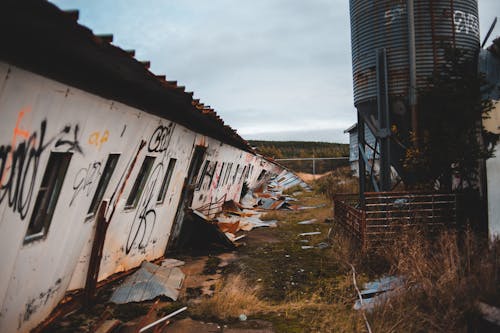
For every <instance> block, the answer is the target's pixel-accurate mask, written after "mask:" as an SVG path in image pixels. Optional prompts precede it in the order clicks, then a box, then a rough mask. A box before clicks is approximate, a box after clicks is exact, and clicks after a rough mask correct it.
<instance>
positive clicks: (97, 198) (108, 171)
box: [87, 154, 120, 218]
mask: <svg viewBox="0 0 500 333" xmlns="http://www.w3.org/2000/svg"><path fill="white" fill-rule="evenodd" d="M119 158H120V154H109V156H108V160H107V161H106V165H105V166H104V171H103V172H102V176H101V179H99V183H98V184H97V189H96V191H95V193H94V197H93V198H92V201H91V202H90V207H89V210H88V211H87V215H88V218H90V217H92V216H94V215H95V213H96V212H97V209H98V208H99V205H100V204H101V200H102V197H103V196H104V192H106V188H107V187H108V184H109V181H110V180H111V176H112V175H113V172H114V171H115V167H116V164H117V163H118V159H119Z"/></svg>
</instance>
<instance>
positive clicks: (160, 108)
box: [0, 1, 297, 332]
mask: <svg viewBox="0 0 500 333" xmlns="http://www.w3.org/2000/svg"><path fill="white" fill-rule="evenodd" d="M77 19H78V12H76V11H72V12H63V11H61V10H59V9H58V8H57V7H56V6H54V5H52V4H50V3H48V2H46V1H29V2H13V1H9V2H7V3H4V4H2V10H1V11H0V27H1V28H0V35H1V40H2V47H1V48H0V110H1V121H0V129H1V130H0V143H1V146H0V177H1V178H0V179H1V180H0V235H2V236H1V242H0V248H1V252H2V257H1V259H0V262H1V264H0V267H1V268H2V269H1V270H0V300H1V312H0V331H2V332H14V331H21V332H26V331H29V330H30V329H32V328H34V327H36V326H37V325H38V324H39V323H40V322H41V321H42V320H44V318H45V317H47V316H48V315H49V314H50V313H51V311H52V310H53V309H54V308H55V307H56V305H57V304H58V303H59V302H60V301H61V300H62V299H63V297H64V296H65V294H66V293H67V292H68V291H71V290H78V289H82V288H84V287H85V286H86V283H88V279H89V276H90V274H89V272H90V271H91V270H92V272H93V274H97V273H96V272H98V275H96V276H94V278H95V280H96V281H94V283H95V282H97V281H102V280H103V279H106V278H107V277H109V276H111V275H113V274H115V273H117V272H121V271H126V270H129V269H131V268H134V267H137V266H139V265H140V264H141V262H142V261H144V260H148V261H149V260H153V259H156V258H159V257H162V256H164V255H165V253H166V252H167V251H171V250H175V248H176V245H177V240H178V239H179V237H180V236H182V233H183V230H182V223H183V217H184V216H185V214H186V212H188V211H189V209H190V208H192V209H197V208H198V207H202V206H206V205H210V204H211V203H215V202H224V201H230V200H234V201H239V199H240V195H241V192H242V187H244V186H246V187H248V188H250V189H252V188H255V187H257V186H259V185H261V184H262V183H264V182H266V181H268V180H269V179H270V177H272V176H276V175H279V174H286V173H288V171H287V170H285V169H283V167H281V166H280V165H278V164H276V163H274V162H272V161H270V160H268V159H266V158H264V157H262V156H260V155H257V154H256V153H255V152H254V151H253V150H252V149H251V148H250V146H249V145H248V144H247V142H246V141H245V140H243V139H242V138H241V137H240V136H239V135H238V134H237V133H236V131H235V130H233V129H232V128H231V127H229V126H228V125H226V124H224V122H223V120H222V119H220V117H219V116H218V115H217V114H216V113H215V111H214V110H213V109H211V108H210V107H209V106H207V105H204V104H203V103H201V102H200V101H199V100H196V99H193V93H190V92H186V91H185V88H184V87H182V86H179V85H178V84H177V82H176V81H168V80H167V79H166V78H165V76H156V75H154V74H153V73H151V72H150V71H149V70H148V68H149V63H148V62H147V61H146V62H141V61H138V60H137V59H135V58H134V51H129V50H123V49H121V48H119V47H117V46H115V45H113V44H112V40H113V38H112V36H111V35H106V36H96V35H94V34H93V33H92V31H91V30H90V29H88V28H86V27H84V26H81V25H79V24H78V23H77ZM292 178H294V176H292V177H290V176H288V177H287V179H289V180H290V179H292ZM292 180H293V179H292ZM294 183H295V184H296V183H297V182H294ZM99 219H101V220H103V221H105V222H104V223H105V224H106V228H104V229H98V230H100V231H99V232H96V228H97V226H96V225H97V224H98V222H96V221H97V220H99ZM106 229H107V231H106ZM99 233H102V234H99ZM98 238H99V239H100V242H101V244H100V246H101V252H102V253H101V255H100V256H99V257H95V256H94V252H93V251H94V248H95V247H96V239H98ZM97 248H98V247H97ZM95 258H100V260H99V259H98V260H96V259H95ZM91 278H92V277H91Z"/></svg>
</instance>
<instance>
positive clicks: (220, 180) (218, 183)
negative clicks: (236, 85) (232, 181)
mask: <svg viewBox="0 0 500 333" xmlns="http://www.w3.org/2000/svg"><path fill="white" fill-rule="evenodd" d="M225 164H226V163H224V162H222V167H221V168H220V172H219V177H218V178H217V185H216V186H215V188H217V187H219V185H221V184H222V173H223V172H224V166H225Z"/></svg>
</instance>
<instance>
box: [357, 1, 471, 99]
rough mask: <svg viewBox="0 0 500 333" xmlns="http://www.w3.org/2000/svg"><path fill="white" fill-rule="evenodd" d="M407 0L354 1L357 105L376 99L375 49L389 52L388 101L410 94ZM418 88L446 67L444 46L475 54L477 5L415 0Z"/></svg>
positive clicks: (467, 2)
mask: <svg viewBox="0 0 500 333" xmlns="http://www.w3.org/2000/svg"><path fill="white" fill-rule="evenodd" d="M407 3H408V1H407V0H350V15H351V45H352V67H353V80H354V105H355V106H358V105H359V104H361V103H364V102H368V101H373V100H376V98H377V87H376V56H375V50H377V49H379V48H385V49H386V52H387V72H388V86H389V96H390V97H391V98H392V97H395V96H401V97H407V96H408V91H409V76H410V75H409V53H408V32H409V31H408V30H409V29H408V14H407V8H408V6H407ZM414 22H415V24H414V25H415V46H416V52H415V59H416V78H417V88H421V87H423V86H424V85H425V83H426V81H427V78H428V77H429V76H430V75H432V72H433V70H434V69H435V68H436V67H437V66H439V64H442V63H443V55H444V52H443V51H444V45H451V46H456V47H460V48H463V49H468V50H471V51H477V50H478V49H479V22H478V9H477V1H475V0H420V1H419V0H414Z"/></svg>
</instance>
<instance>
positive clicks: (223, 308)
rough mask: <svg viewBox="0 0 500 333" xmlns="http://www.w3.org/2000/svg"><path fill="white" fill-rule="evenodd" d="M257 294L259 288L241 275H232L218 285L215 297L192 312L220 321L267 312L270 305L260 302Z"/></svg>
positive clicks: (203, 302)
mask: <svg viewBox="0 0 500 333" xmlns="http://www.w3.org/2000/svg"><path fill="white" fill-rule="evenodd" d="M257 294H258V288H257V287H255V286H250V285H249V284H248V283H247V281H246V280H245V279H244V278H243V277H242V276H241V275H230V276H228V277H227V279H226V280H225V281H224V282H220V283H218V284H217V285H216V287H215V293H214V296H213V297H211V298H206V299H205V300H203V301H202V302H201V303H200V304H198V305H197V306H195V308H194V309H193V310H192V312H193V313H195V314H198V315H203V316H207V317H216V318H220V319H229V318H237V317H238V316H239V315H240V314H245V315H247V316H249V315H254V314H256V313H262V312H266V311H267V310H268V308H269V305H268V304H267V303H266V302H264V301H262V300H260V299H259V297H258V296H257Z"/></svg>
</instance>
